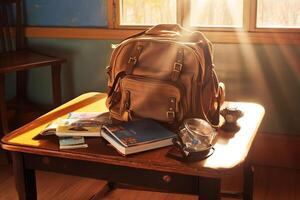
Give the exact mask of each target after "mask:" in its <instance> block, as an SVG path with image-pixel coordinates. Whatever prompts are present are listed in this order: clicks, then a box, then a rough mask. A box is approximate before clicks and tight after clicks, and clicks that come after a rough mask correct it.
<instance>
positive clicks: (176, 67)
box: [173, 62, 182, 72]
mask: <svg viewBox="0 0 300 200" xmlns="http://www.w3.org/2000/svg"><path fill="white" fill-rule="evenodd" d="M181 69H182V64H181V63H179V62H175V63H174V65H173V71H176V72H181Z"/></svg>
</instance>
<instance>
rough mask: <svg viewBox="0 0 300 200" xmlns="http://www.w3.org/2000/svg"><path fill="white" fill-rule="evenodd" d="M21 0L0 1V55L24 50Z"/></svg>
mask: <svg viewBox="0 0 300 200" xmlns="http://www.w3.org/2000/svg"><path fill="white" fill-rule="evenodd" d="M24 21H25V20H24V14H23V1H22V0H0V53H5V52H11V51H17V50H22V49H25V48H26V42H25V36H24V35H25V34H24Z"/></svg>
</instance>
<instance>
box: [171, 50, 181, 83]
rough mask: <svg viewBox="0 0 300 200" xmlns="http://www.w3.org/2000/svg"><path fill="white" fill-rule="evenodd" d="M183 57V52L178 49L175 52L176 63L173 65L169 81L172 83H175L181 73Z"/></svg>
mask: <svg viewBox="0 0 300 200" xmlns="http://www.w3.org/2000/svg"><path fill="white" fill-rule="evenodd" d="M183 56H184V51H183V49H182V48H180V49H179V50H178V51H177V57H176V61H175V63H174V65H173V71H172V74H171V80H172V81H177V80H178V78H179V76H180V73H181V70H182V67H183Z"/></svg>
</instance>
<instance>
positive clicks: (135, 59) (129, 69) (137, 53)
mask: <svg viewBox="0 0 300 200" xmlns="http://www.w3.org/2000/svg"><path fill="white" fill-rule="evenodd" d="M142 50H143V46H142V45H137V47H136V49H135V50H134V51H133V54H132V55H131V56H130V57H129V59H128V62H127V68H126V74H132V71H133V67H134V66H135V65H136V63H137V62H138V58H139V56H140V55H141V52H142Z"/></svg>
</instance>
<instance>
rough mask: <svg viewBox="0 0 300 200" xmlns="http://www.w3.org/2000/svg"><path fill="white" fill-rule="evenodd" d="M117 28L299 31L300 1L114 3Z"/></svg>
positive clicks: (120, 0)
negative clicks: (177, 26) (170, 26)
mask: <svg viewBox="0 0 300 200" xmlns="http://www.w3.org/2000/svg"><path fill="white" fill-rule="evenodd" d="M113 1H114V4H115V9H116V12H115V17H116V20H115V21H116V24H115V27H129V28H130V27H138V26H140V27H145V26H150V25H155V24H159V23H178V24H181V25H183V26H186V27H194V28H201V29H208V30H213V29H215V30H222V29H226V31H228V30H232V31H233V30H236V29H241V30H250V31H251V32H253V31H260V29H266V28H268V29H272V30H275V31H276V30H280V29H281V31H282V30H284V29H286V31H290V29H291V28H293V29H295V30H296V31H299V30H300V3H299V0H284V1H279V0H113Z"/></svg>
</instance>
